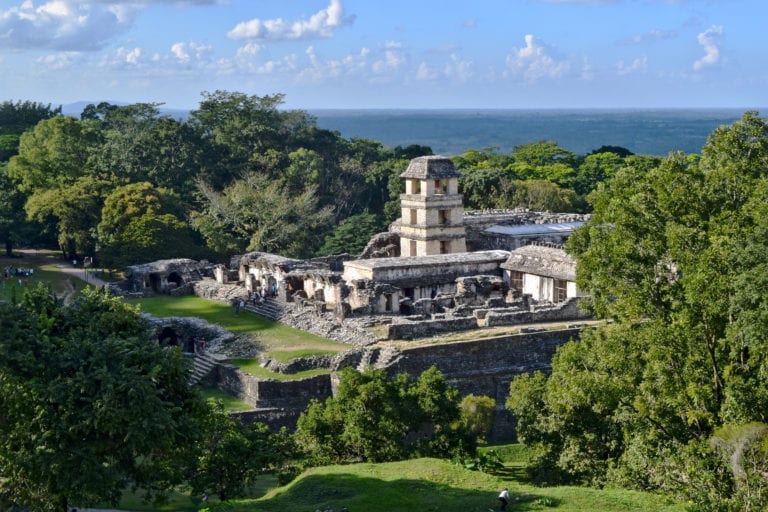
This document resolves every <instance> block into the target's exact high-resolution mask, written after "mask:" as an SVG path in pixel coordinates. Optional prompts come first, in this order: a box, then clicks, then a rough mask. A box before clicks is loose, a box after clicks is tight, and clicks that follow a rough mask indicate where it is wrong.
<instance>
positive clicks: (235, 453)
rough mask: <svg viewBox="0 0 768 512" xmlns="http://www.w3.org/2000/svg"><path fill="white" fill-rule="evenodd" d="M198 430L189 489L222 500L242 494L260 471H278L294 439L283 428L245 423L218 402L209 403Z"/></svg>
mask: <svg viewBox="0 0 768 512" xmlns="http://www.w3.org/2000/svg"><path fill="white" fill-rule="evenodd" d="M201 431H202V433H203V436H202V437H201V439H200V442H199V444H198V445H197V447H196V451H197V464H196V466H195V471H194V474H193V475H192V476H191V479H190V483H191V487H192V491H193V492H194V493H209V492H212V493H215V494H216V495H217V496H218V497H219V500H221V501H226V500H228V499H231V498H238V497H241V496H243V492H244V490H245V488H246V486H247V485H248V484H251V483H253V482H254V481H255V480H256V478H257V477H258V476H259V475H261V474H263V473H264V472H266V471H269V470H271V471H279V470H280V469H281V468H282V465H283V464H284V463H285V462H286V461H287V460H289V459H290V458H291V457H292V456H293V451H294V448H293V443H292V441H291V438H290V436H289V435H288V433H287V432H286V431H285V430H284V429H283V430H281V431H280V432H278V433H276V434H273V433H271V432H270V431H269V429H268V428H267V427H266V425H264V424H263V423H254V424H253V425H246V424H244V423H243V422H242V421H241V420H240V419H237V418H234V417H232V415H231V414H230V413H229V412H227V411H226V410H224V407H223V406H222V404H221V403H220V402H217V403H215V404H214V405H213V406H212V408H211V412H210V413H209V414H208V415H207V416H206V417H205V421H204V423H203V424H202V425H201Z"/></svg>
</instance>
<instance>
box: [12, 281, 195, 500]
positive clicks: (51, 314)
mask: <svg viewBox="0 0 768 512" xmlns="http://www.w3.org/2000/svg"><path fill="white" fill-rule="evenodd" d="M0 325H1V326H2V328H1V329H0V332H2V333H3V336H2V339H0V389H1V390H2V392H0V396H1V397H2V399H0V417H2V418H3V421H2V422H0V432H1V435H2V437H3V443H2V446H0V494H2V496H4V497H5V498H6V499H8V500H11V501H13V502H17V503H20V504H24V505H26V506H28V507H30V508H31V509H32V510H64V509H66V506H67V503H78V504H81V505H89V504H91V505H92V504H95V503H98V502H104V501H108V502H113V503H114V502H116V501H117V500H118V498H119V496H120V492H121V491H122V489H123V488H124V487H125V486H126V485H127V484H128V483H129V482H133V483H135V484H137V485H139V486H141V487H142V488H144V489H147V490H148V491H150V492H152V491H161V490H163V489H166V488H168V486H170V485H172V484H174V483H176V482H178V479H179V475H180V474H181V473H182V471H181V469H182V468H183V467H184V460H185V457H184V456H183V450H181V448H182V447H184V446H185V445H187V444H188V443H190V442H192V441H193V440H194V439H195V437H196V435H197V432H198V429H197V428H196V427H195V424H196V421H195V418H196V417H197V414H198V413H199V412H200V411H201V410H202V409H201V407H202V402H200V400H198V399H196V395H195V394H194V393H193V392H192V391H191V390H190V388H189V386H188V385H187V370H186V366H185V365H184V362H183V360H182V357H181V353H180V352H178V351H175V350H163V349H161V348H160V347H159V346H158V345H157V343H152V342H151V341H150V340H148V339H147V337H146V335H145V326H144V325H143V323H142V321H141V320H140V318H139V315H138V312H137V311H135V310H134V309H132V308H131V307H128V306H126V305H125V304H123V303H122V302H121V301H120V300H119V299H116V298H114V297H111V296H109V295H105V294H102V293H99V292H97V291H93V290H90V291H85V292H84V293H83V294H82V295H81V296H80V297H79V299H78V300H77V301H76V302H74V303H72V304H70V305H69V306H66V307H64V306H61V305H57V304H54V302H53V299H52V297H51V294H50V291H49V290H47V289H45V287H43V286H42V285H40V286H39V287H38V288H35V289H33V290H32V291H31V292H29V293H27V294H26V295H25V297H24V299H23V301H22V303H21V305H20V306H18V307H16V306H10V305H0Z"/></svg>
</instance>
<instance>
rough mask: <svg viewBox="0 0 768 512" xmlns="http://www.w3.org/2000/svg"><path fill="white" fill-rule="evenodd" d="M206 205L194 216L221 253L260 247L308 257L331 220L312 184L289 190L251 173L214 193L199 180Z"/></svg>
mask: <svg viewBox="0 0 768 512" xmlns="http://www.w3.org/2000/svg"><path fill="white" fill-rule="evenodd" d="M200 192H201V194H202V195H203V197H204V198H205V203H204V204H205V209H204V210H203V211H202V212H200V213H199V214H197V215H196V217H195V218H194V222H195V225H196V226H197V228H198V229H199V230H200V232H201V233H202V234H203V236H204V237H205V238H206V240H207V242H208V245H209V247H211V248H212V249H214V250H215V251H218V252H220V253H223V254H235V253H238V252H243V251H244V250H249V251H265V252H273V253H279V254H283V255H285V256H290V257H308V256H309V255H311V254H312V253H313V252H314V251H315V248H316V247H317V243H318V242H317V241H318V238H319V236H318V235H320V234H321V233H322V232H323V231H325V230H327V229H328V225H329V223H330V221H331V219H332V215H333V214H332V210H331V208H330V207H327V206H326V207H322V208H321V207H319V206H318V200H317V196H316V194H315V188H314V187H311V186H310V187H308V188H307V189H305V190H304V191H303V192H301V193H297V194H292V193H291V192H290V191H289V190H288V189H286V187H285V186H284V185H282V184H281V183H279V182H277V181H271V180H269V178H267V177H266V176H264V175H262V174H256V173H251V174H248V175H246V176H245V177H243V179H241V180H237V181H235V182H233V183H232V184H231V185H229V186H228V187H226V188H225V189H224V191H223V192H221V193H219V192H216V191H215V190H213V189H212V188H211V187H210V186H208V185H206V184H204V183H200Z"/></svg>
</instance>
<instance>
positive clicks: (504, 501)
mask: <svg viewBox="0 0 768 512" xmlns="http://www.w3.org/2000/svg"><path fill="white" fill-rule="evenodd" d="M499 501H500V502H501V507H499V510H507V505H508V504H509V490H508V489H507V488H506V487H505V488H504V490H503V491H501V493H499Z"/></svg>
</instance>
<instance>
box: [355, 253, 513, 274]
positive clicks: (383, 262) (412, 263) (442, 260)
mask: <svg viewBox="0 0 768 512" xmlns="http://www.w3.org/2000/svg"><path fill="white" fill-rule="evenodd" d="M508 257H509V251H477V252H457V253H452V254H434V255H431V256H400V257H394V258H371V259H367V260H352V261H345V262H344V266H345V267H346V266H350V267H358V268H368V269H373V270H375V269H382V268H403V267H434V266H439V265H448V264H463V263H485V262H488V261H506V259H507V258H508Z"/></svg>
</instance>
